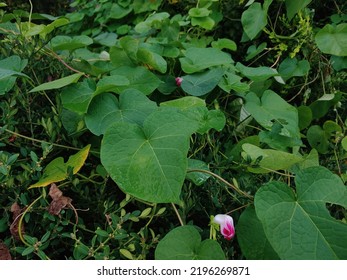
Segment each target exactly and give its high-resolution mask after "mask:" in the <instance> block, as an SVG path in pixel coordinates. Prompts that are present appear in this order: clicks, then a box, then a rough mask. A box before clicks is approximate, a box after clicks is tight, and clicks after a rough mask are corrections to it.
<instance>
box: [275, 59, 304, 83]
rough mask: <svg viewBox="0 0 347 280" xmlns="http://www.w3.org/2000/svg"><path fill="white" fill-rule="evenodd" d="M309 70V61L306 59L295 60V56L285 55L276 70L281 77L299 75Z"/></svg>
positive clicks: (287, 77)
mask: <svg viewBox="0 0 347 280" xmlns="http://www.w3.org/2000/svg"><path fill="white" fill-rule="evenodd" d="M308 71H310V63H309V62H308V61H307V60H299V61H298V60H297V59H296V58H290V57H287V58H286V59H285V60H283V61H282V62H281V64H280V66H279V68H278V72H279V73H280V75H281V76H282V78H283V79H285V80H286V79H289V78H291V77H301V76H305V75H307V74H308Z"/></svg>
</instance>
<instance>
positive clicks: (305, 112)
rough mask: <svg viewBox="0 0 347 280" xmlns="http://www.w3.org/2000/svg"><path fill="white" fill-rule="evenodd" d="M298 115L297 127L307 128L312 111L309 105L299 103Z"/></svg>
mask: <svg viewBox="0 0 347 280" xmlns="http://www.w3.org/2000/svg"><path fill="white" fill-rule="evenodd" d="M297 110H298V115H299V128H300V130H303V129H305V128H307V127H308V126H309V125H310V124H311V121H312V111H311V109H310V107H308V106H305V105H301V106H299V107H298V108H297Z"/></svg>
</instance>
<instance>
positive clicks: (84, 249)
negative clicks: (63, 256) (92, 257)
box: [73, 241, 89, 260]
mask: <svg viewBox="0 0 347 280" xmlns="http://www.w3.org/2000/svg"><path fill="white" fill-rule="evenodd" d="M88 254H89V248H88V246H86V245H84V244H83V243H82V242H80V241H79V243H78V244H76V245H75V248H74V250H73V257H74V259H75V260H82V259H84V258H85V257H86V256H88Z"/></svg>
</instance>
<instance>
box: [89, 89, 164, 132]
mask: <svg viewBox="0 0 347 280" xmlns="http://www.w3.org/2000/svg"><path fill="white" fill-rule="evenodd" d="M156 108H157V105H156V103H155V102H153V101H151V100H149V99H148V98H147V97H146V96H145V95H144V94H143V93H141V92H139V91H137V90H135V89H134V90H126V91H124V92H123V93H122V94H121V95H120V96H119V101H118V100H117V98H116V97H115V96H114V95H113V94H110V93H104V94H101V95H99V96H96V97H95V98H94V99H93V100H92V102H91V104H90V106H89V109H88V113H87V114H86V116H85V121H86V125H87V127H88V129H89V130H90V131H91V132H92V133H94V134H95V135H101V134H104V133H105V131H106V129H107V128H108V127H109V126H110V125H111V124H113V123H115V122H129V123H136V124H138V125H142V124H143V122H144V120H145V119H146V117H147V116H148V115H149V114H150V113H152V112H153V111H154V110H155V109H156Z"/></svg>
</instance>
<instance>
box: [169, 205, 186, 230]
mask: <svg viewBox="0 0 347 280" xmlns="http://www.w3.org/2000/svg"><path fill="white" fill-rule="evenodd" d="M171 205H172V208H173V209H174V210H175V213H176V215H177V218H178V220H179V221H180V224H181V226H184V223H183V220H182V218H181V216H180V213H178V210H177V208H176V206H175V204H174V203H171Z"/></svg>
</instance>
